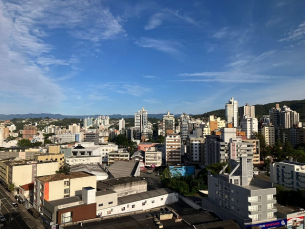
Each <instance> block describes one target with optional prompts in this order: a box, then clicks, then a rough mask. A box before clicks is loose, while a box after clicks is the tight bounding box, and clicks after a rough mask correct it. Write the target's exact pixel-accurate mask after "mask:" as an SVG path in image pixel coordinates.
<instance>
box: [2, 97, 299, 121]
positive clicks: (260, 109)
mask: <svg viewBox="0 0 305 229" xmlns="http://www.w3.org/2000/svg"><path fill="white" fill-rule="evenodd" d="M276 103H279V104H280V106H281V107H282V106H283V105H287V106H288V107H290V108H291V109H292V110H295V111H297V112H298V113H300V120H301V121H305V99H304V100H292V101H282V102H274V103H267V104H256V105H254V106H255V114H256V117H262V116H263V115H268V114H269V110H270V109H271V108H272V107H274V106H275V104H276ZM239 105H241V104H239ZM244 105H245V104H244ZM244 105H243V106H244ZM250 105H252V104H250ZM224 106H225V105H224ZM240 107H241V106H240ZM163 115H165V113H164V114H148V117H149V118H157V119H162V118H163ZM189 115H191V114H189ZM209 115H216V116H217V117H221V118H225V109H219V110H214V111H209V112H206V113H203V114H198V115H191V116H193V117H195V118H201V117H206V118H208V117H209ZM98 116H100V115H62V114H50V113H41V114H32V113H30V114H9V115H5V114H0V120H7V119H14V118H23V119H25V118H46V117H49V118H54V119H64V118H79V119H84V118H87V117H94V118H96V117H98ZM108 116H109V117H110V118H114V119H120V118H133V117H134V115H121V114H113V115H108ZM179 116H180V114H175V117H179Z"/></svg>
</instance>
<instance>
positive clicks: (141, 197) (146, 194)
mask: <svg viewBox="0 0 305 229" xmlns="http://www.w3.org/2000/svg"><path fill="white" fill-rule="evenodd" d="M169 193H173V191H171V190H170V189H167V188H160V189H156V190H151V191H147V192H141V193H137V194H133V195H129V196H123V197H119V198H118V204H127V203H132V202H135V201H141V200H144V199H148V198H152V197H156V196H160V195H164V194H169Z"/></svg>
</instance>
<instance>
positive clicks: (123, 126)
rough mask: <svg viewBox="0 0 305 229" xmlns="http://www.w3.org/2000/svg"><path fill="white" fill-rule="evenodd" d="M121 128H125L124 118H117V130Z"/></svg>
mask: <svg viewBox="0 0 305 229" xmlns="http://www.w3.org/2000/svg"><path fill="white" fill-rule="evenodd" d="M122 129H125V119H123V118H122V119H120V120H119V131H121V130H122Z"/></svg>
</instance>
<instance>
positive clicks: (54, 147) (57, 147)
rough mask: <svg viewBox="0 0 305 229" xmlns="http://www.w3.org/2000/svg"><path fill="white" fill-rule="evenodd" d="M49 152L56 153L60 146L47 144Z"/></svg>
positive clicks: (58, 151)
mask: <svg viewBox="0 0 305 229" xmlns="http://www.w3.org/2000/svg"><path fill="white" fill-rule="evenodd" d="M48 151H49V153H54V154H58V153H60V146H49V149H48Z"/></svg>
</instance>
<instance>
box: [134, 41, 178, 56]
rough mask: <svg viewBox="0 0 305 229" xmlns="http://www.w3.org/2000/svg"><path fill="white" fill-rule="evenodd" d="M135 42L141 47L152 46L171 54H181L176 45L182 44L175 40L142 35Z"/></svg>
mask: <svg viewBox="0 0 305 229" xmlns="http://www.w3.org/2000/svg"><path fill="white" fill-rule="evenodd" d="M135 44H137V45H138V46H140V47H143V48H152V49H156V50H158V51H161V52H165V53H168V54H172V55H180V54H181V53H180V51H179V50H178V47H181V46H182V45H181V44H180V43H179V42H176V41H170V40H158V39H153V38H149V37H142V38H140V40H138V41H136V42H135Z"/></svg>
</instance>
